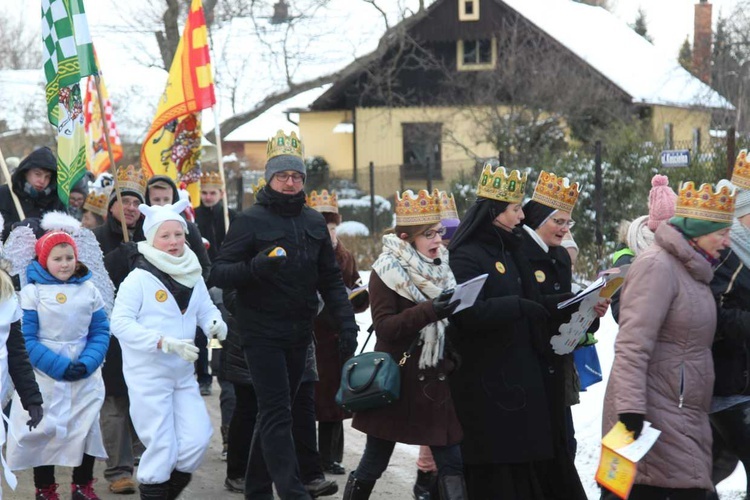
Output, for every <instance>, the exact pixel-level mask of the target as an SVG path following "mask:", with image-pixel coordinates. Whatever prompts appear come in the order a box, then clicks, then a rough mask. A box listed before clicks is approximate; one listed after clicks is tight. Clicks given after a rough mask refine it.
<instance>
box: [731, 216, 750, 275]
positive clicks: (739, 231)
mask: <svg viewBox="0 0 750 500" xmlns="http://www.w3.org/2000/svg"><path fill="white" fill-rule="evenodd" d="M729 240H730V242H729V247H730V248H731V249H732V251H733V252H734V253H736V254H737V257H739V258H740V260H741V261H742V263H743V264H745V266H748V267H750V229H748V228H746V227H745V226H744V225H742V222H740V220H739V219H734V221H733V222H732V229H730V230H729Z"/></svg>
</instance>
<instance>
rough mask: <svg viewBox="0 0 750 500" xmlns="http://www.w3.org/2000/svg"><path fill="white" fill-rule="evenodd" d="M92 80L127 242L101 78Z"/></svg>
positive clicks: (123, 235)
mask: <svg viewBox="0 0 750 500" xmlns="http://www.w3.org/2000/svg"><path fill="white" fill-rule="evenodd" d="M94 81H95V82H96V98H97V100H98V101H99V114H100V115H101V117H102V127H103V129H104V140H105V141H107V153H109V168H111V169H113V171H114V173H115V175H113V176H112V177H113V178H114V181H115V185H114V189H115V197H116V198H117V201H118V202H119V204H120V226H121V227H122V241H124V242H125V243H127V242H128V241H130V236H129V235H128V226H127V224H125V207H123V206H122V195H121V194H120V184H119V183H118V182H117V165H116V164H115V155H114V153H112V144H111V142H110V138H109V125H108V124H107V114H106V113H105V110H104V98H103V97H102V80H101V78H99V75H98V74H96V75H94Z"/></svg>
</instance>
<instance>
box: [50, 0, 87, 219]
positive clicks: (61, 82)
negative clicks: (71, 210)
mask: <svg viewBox="0 0 750 500" xmlns="http://www.w3.org/2000/svg"><path fill="white" fill-rule="evenodd" d="M42 45H43V52H44V54H43V55H44V76H45V78H46V80H47V85H46V95H47V114H48V116H49V121H50V123H51V124H52V125H53V126H55V127H56V128H57V193H58V196H59V197H60V200H61V201H62V202H63V203H65V204H66V205H67V204H68V197H69V196H70V189H71V188H72V187H73V186H74V185H75V184H76V183H77V182H78V181H79V180H81V178H82V177H83V176H84V174H85V173H86V148H85V145H86V134H85V131H84V117H83V95H82V93H81V86H80V82H81V78H84V77H86V76H89V75H95V74H97V68H96V60H95V59H94V45H93V43H92V42H91V34H90V32H89V25H88V21H87V20H86V12H85V10H84V8H83V0H42Z"/></svg>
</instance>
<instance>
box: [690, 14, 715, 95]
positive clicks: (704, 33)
mask: <svg viewBox="0 0 750 500" xmlns="http://www.w3.org/2000/svg"><path fill="white" fill-rule="evenodd" d="M711 38H712V35H711V4H710V3H708V1H707V0H700V3H697V4H695V25H694V29H693V74H694V75H695V76H697V77H698V78H700V79H701V81H703V82H704V83H707V84H711Z"/></svg>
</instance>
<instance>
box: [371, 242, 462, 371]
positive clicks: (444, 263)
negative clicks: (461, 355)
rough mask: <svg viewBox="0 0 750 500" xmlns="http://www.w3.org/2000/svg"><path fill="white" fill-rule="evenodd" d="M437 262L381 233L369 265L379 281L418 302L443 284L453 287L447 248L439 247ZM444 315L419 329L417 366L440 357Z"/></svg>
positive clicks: (434, 362) (429, 364) (431, 363)
mask: <svg viewBox="0 0 750 500" xmlns="http://www.w3.org/2000/svg"><path fill="white" fill-rule="evenodd" d="M440 252H441V253H440V260H441V262H440V264H439V265H435V264H433V263H432V262H430V261H428V260H427V258H426V257H423V256H420V254H419V253H418V252H417V251H416V250H415V249H414V247H413V246H411V244H410V243H408V242H406V241H404V240H402V239H401V238H399V237H398V236H396V235H395V234H387V235H385V236H383V253H381V254H380V256H379V257H378V260H376V261H375V263H374V264H373V265H372V270H373V271H374V272H376V273H377V275H378V276H379V277H380V279H381V280H383V283H385V285H386V286H387V287H388V288H390V289H391V290H393V291H394V292H396V293H397V294H399V295H400V296H402V297H404V298H405V299H407V300H410V301H412V302H414V303H417V304H419V303H420V302H425V301H427V300H432V299H434V298H436V297H437V296H438V295H440V292H442V291H443V290H444V289H446V288H453V287H454V286H455V285H456V279H455V278H454V277H453V272H452V271H451V269H450V267H449V266H448V251H447V250H445V249H444V248H442V247H441V250H440ZM447 325H448V320H447V319H442V320H439V321H437V322H435V323H430V324H429V325H427V326H425V327H424V328H422V330H420V338H421V339H422V342H423V346H422V355H421V356H420V357H419V368H427V367H434V366H436V365H437V364H438V361H439V360H440V359H442V358H443V350H444V347H445V327H446V326H447Z"/></svg>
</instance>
